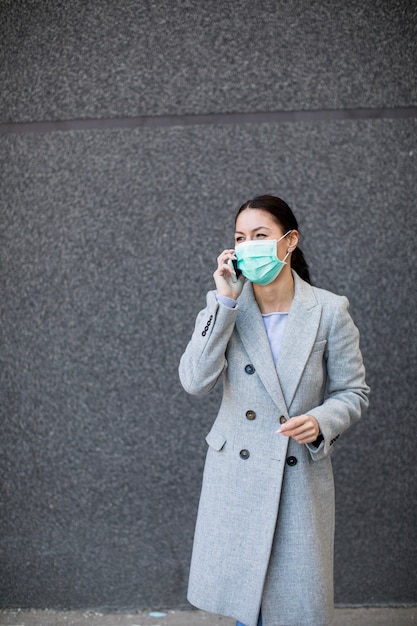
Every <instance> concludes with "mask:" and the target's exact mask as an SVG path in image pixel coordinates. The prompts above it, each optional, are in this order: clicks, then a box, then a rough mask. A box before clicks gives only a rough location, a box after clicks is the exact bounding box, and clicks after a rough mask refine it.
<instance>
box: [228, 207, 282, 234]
mask: <svg viewBox="0 0 417 626" xmlns="http://www.w3.org/2000/svg"><path fill="white" fill-rule="evenodd" d="M260 227H264V228H269V229H273V230H276V229H278V230H281V228H280V226H279V224H278V223H277V222H276V221H275V219H274V218H273V217H272V215H271V214H270V213H268V211H263V210H262V209H244V210H243V211H242V213H240V214H239V215H238V218H237V220H236V231H242V232H243V231H246V230H254V229H255V228H260Z"/></svg>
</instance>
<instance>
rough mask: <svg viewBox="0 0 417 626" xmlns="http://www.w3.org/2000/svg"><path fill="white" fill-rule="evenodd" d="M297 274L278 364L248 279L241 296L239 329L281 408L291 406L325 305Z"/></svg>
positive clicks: (237, 323) (246, 347) (237, 326)
mask: <svg viewBox="0 0 417 626" xmlns="http://www.w3.org/2000/svg"><path fill="white" fill-rule="evenodd" d="M293 274H294V285H295V291H294V300H293V302H292V305H291V309H290V312H289V315H288V320H287V325H286V328H285V333H284V337H283V340H282V345H281V349H280V353H279V358H278V364H277V366H276V367H275V364H274V361H273V358H272V352H271V349H270V347H269V342H268V337H267V334H266V330H265V326H264V323H263V319H262V315H261V313H260V311H259V307H258V305H257V303H256V300H255V297H254V294H253V289H252V285H251V283H249V281H248V282H246V284H245V286H244V288H243V291H242V294H241V296H240V297H239V314H238V316H237V319H236V329H237V331H238V333H239V336H240V338H241V340H242V343H243V345H244V347H245V349H246V351H247V353H248V355H249V357H250V359H251V363H252V364H253V365H254V367H255V369H256V371H257V373H258V375H259V377H260V379H261V380H262V383H263V385H264V387H265V389H266V390H267V392H268V393H269V395H270V396H271V398H272V399H273V400H274V402H275V404H276V405H277V406H278V407H279V408H280V410H282V409H283V407H284V406H285V407H287V410H288V409H289V407H290V406H291V403H292V401H293V398H294V394H295V392H296V390H297V387H298V383H299V381H300V378H301V375H302V373H303V369H304V367H305V364H306V362H307V360H308V358H309V356H310V352H311V349H312V347H313V344H314V341H315V339H316V336H317V331H318V327H319V323H320V317H321V306H320V305H319V304H318V303H317V300H316V298H315V296H314V292H313V290H312V288H311V286H310V285H309V284H308V283H305V282H304V281H303V280H301V278H299V277H298V275H297V274H295V273H294V272H293Z"/></svg>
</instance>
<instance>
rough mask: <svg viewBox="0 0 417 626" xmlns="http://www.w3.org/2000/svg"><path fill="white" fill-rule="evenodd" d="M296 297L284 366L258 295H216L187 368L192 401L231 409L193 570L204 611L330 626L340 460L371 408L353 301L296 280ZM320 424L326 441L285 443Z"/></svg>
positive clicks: (278, 624) (210, 474)
mask: <svg viewBox="0 0 417 626" xmlns="http://www.w3.org/2000/svg"><path fill="white" fill-rule="evenodd" d="M294 281H295V293H294V300H293V302H292V305H291V309H290V312H289V316H288V320H287V324H286V327H285V333H284V337H283V341H282V345H281V349H280V353H279V358H278V363H277V364H275V363H274V362H273V357H272V353H271V349H270V347H269V342H268V338H267V335H266V331H265V328H264V324H263V320H262V316H261V313H260V311H259V308H258V306H257V303H256V301H255V298H254V295H253V289H252V285H251V283H249V282H248V281H247V282H246V284H245V285H244V288H243V291H242V294H241V295H240V297H239V299H238V304H237V307H236V308H235V309H230V308H227V307H225V306H223V305H222V304H220V303H219V302H218V301H217V299H216V295H215V292H214V291H212V292H209V293H208V294H207V306H206V308H205V309H204V310H203V311H201V312H200V313H199V314H198V316H197V320H196V324H195V330H194V333H193V336H192V338H191V341H190V342H189V344H188V346H187V348H186V350H185V353H184V354H183V356H182V357H181V361H180V367H179V373H180V380H181V383H182V385H183V387H184V389H185V390H186V391H187V392H189V393H191V394H195V395H200V394H204V393H207V392H209V391H210V390H211V389H212V388H213V387H214V386H215V384H216V382H217V381H218V380H219V379H220V378H222V379H223V399H222V403H221V406H220V409H219V412H218V415H217V418H216V420H215V422H214V424H213V426H212V428H211V430H210V432H209V433H208V435H207V438H206V441H207V444H208V450H207V458H206V464H205V469H204V476H203V485H202V491H201V498H200V504H199V510H198V517H197V524H196V530H195V537H194V546H193V554H192V560H191V569H190V579H189V591H188V599H189V601H190V602H191V604H193V605H194V606H196V607H198V608H200V609H203V610H205V611H209V612H212V613H217V614H221V615H225V616H229V617H233V618H235V619H237V620H239V621H241V622H243V624H245V625H246V626H256V624H257V620H258V615H259V610H260V608H261V607H262V617H263V626H296V625H297V626H320V625H326V624H330V623H331V621H332V618H333V540H334V485H333V472H332V465H331V452H332V450H333V448H334V445H335V442H336V440H337V439H338V438H339V436H340V435H341V434H342V433H343V432H344V431H345V430H346V429H347V428H348V427H349V426H350V425H351V424H352V423H354V422H355V421H357V420H358V419H359V418H360V416H361V412H362V410H363V409H364V408H365V407H366V406H367V405H368V399H367V396H368V393H369V388H368V387H367V385H366V383H365V370H364V366H363V362H362V357H361V353H360V350H359V332H358V330H357V328H356V326H355V325H354V323H353V321H352V318H351V317H350V315H349V313H348V301H347V299H346V298H345V297H343V296H337V295H334V294H332V293H330V292H328V291H325V290H322V289H318V288H315V287H312V286H311V285H309V284H308V283H306V282H304V281H303V280H301V278H299V277H298V275H297V274H295V273H294ZM303 413H309V414H310V415H313V416H314V417H315V418H316V419H317V421H318V423H319V425H320V430H321V434H322V441H321V442H318V443H317V445H316V446H315V445H313V444H310V445H301V444H298V443H297V442H295V441H294V440H292V439H290V440H289V439H288V438H287V437H285V436H284V435H280V434H276V431H277V429H278V428H279V426H280V423H282V421H283V420H285V419H288V418H290V417H292V416H296V415H301V414H303Z"/></svg>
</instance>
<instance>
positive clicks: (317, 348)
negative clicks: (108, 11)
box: [311, 339, 327, 354]
mask: <svg viewBox="0 0 417 626" xmlns="http://www.w3.org/2000/svg"><path fill="white" fill-rule="evenodd" d="M326 344H327V339H323V341H316V342H315V344H314V345H313V349H312V351H311V353H312V354H313V353H314V352H324V349H325V347H326Z"/></svg>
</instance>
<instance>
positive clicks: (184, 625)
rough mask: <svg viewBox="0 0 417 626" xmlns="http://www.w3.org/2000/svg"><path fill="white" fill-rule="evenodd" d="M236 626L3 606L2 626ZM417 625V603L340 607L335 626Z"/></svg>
mask: <svg viewBox="0 0 417 626" xmlns="http://www.w3.org/2000/svg"><path fill="white" fill-rule="evenodd" d="M61 625H62V626H235V621H234V620H233V619H230V618H228V617H221V616H218V615H211V614H210V613H205V612H204V611H197V610H188V611H172V610H167V611H156V610H155V611H140V612H133V611H132V612H125V613H99V612H96V611H51V610H42V611H41V610H34V609H31V610H20V609H19V610H17V609H13V610H12V609H9V610H0V626H61ZM410 625H414V626H417V606H411V607H389V608H387V607H384V608H379V607H378V608H363V607H361V608H336V617H335V620H334V622H333V625H332V626H410Z"/></svg>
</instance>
